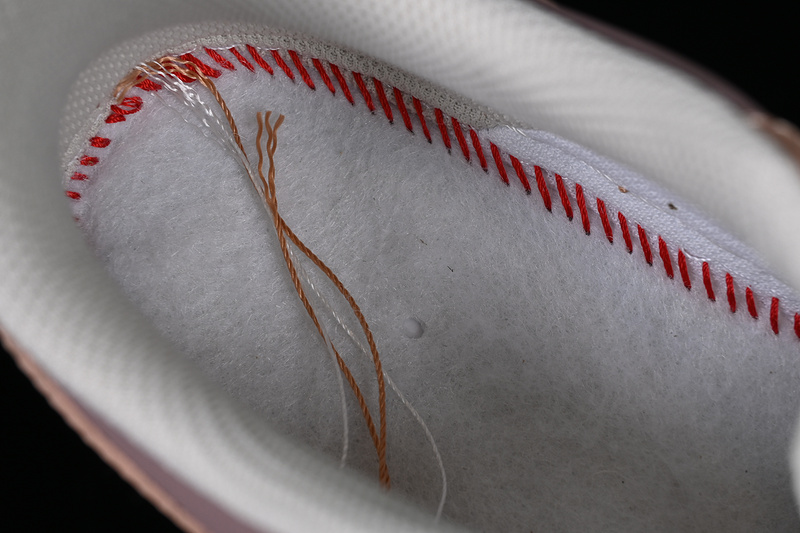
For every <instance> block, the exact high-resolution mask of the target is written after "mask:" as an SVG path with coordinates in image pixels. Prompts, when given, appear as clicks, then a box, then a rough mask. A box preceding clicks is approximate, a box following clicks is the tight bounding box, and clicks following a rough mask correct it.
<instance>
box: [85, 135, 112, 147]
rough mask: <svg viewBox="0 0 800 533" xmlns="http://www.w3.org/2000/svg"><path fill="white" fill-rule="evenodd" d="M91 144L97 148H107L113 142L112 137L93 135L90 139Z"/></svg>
mask: <svg viewBox="0 0 800 533" xmlns="http://www.w3.org/2000/svg"><path fill="white" fill-rule="evenodd" d="M89 144H91V145H92V146H94V147H95V148H105V147H106V146H108V145H109V144H111V139H106V138H105V137H92V138H91V139H89Z"/></svg>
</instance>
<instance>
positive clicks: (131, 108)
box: [106, 96, 142, 124]
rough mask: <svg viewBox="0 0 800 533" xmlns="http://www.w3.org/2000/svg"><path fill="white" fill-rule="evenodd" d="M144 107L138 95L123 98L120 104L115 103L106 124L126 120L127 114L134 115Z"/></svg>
mask: <svg viewBox="0 0 800 533" xmlns="http://www.w3.org/2000/svg"><path fill="white" fill-rule="evenodd" d="M141 108H142V99H141V98H140V97H138V96H129V97H127V98H123V99H122V102H120V103H119V104H113V105H112V106H111V107H110V109H111V114H110V115H108V117H106V124H115V123H117V122H125V115H132V114H133V113H138V112H139V110H140V109H141Z"/></svg>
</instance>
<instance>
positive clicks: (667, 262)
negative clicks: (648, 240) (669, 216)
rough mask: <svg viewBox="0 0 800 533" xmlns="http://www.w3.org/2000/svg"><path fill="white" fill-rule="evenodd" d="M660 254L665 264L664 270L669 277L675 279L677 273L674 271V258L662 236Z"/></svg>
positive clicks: (659, 241)
mask: <svg viewBox="0 0 800 533" xmlns="http://www.w3.org/2000/svg"><path fill="white" fill-rule="evenodd" d="M658 253H659V255H660V256H661V262H662V263H664V270H666V271H667V277H668V278H669V279H673V278H674V277H675V271H674V270H673V269H672V258H671V257H670V256H669V248H667V243H666V242H664V239H662V238H661V235H659V236H658Z"/></svg>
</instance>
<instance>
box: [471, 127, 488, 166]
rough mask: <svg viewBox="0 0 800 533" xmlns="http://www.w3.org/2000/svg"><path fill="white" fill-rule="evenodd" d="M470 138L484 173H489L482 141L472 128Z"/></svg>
mask: <svg viewBox="0 0 800 533" xmlns="http://www.w3.org/2000/svg"><path fill="white" fill-rule="evenodd" d="M469 136H470V139H472V147H473V148H475V153H476V154H478V161H479V162H480V164H481V168H482V169H483V171H484V172H488V171H489V165H487V164H486V158H485V157H484V156H483V147H482V146H481V140H480V138H479V137H478V133H477V132H476V131H475V130H473V129H472V128H470V129H469Z"/></svg>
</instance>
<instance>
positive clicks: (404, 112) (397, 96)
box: [392, 87, 414, 133]
mask: <svg viewBox="0 0 800 533" xmlns="http://www.w3.org/2000/svg"><path fill="white" fill-rule="evenodd" d="M392 89H393V90H394V101H395V102H396V103H397V109H399V110H400V116H402V117H403V124H405V125H406V129H407V130H408V131H410V132H411V133H414V126H413V125H412V124H411V117H410V116H409V114H408V109H406V103H405V102H404V101H403V93H402V92H401V91H400V89H398V88H397V87H393V88H392Z"/></svg>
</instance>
